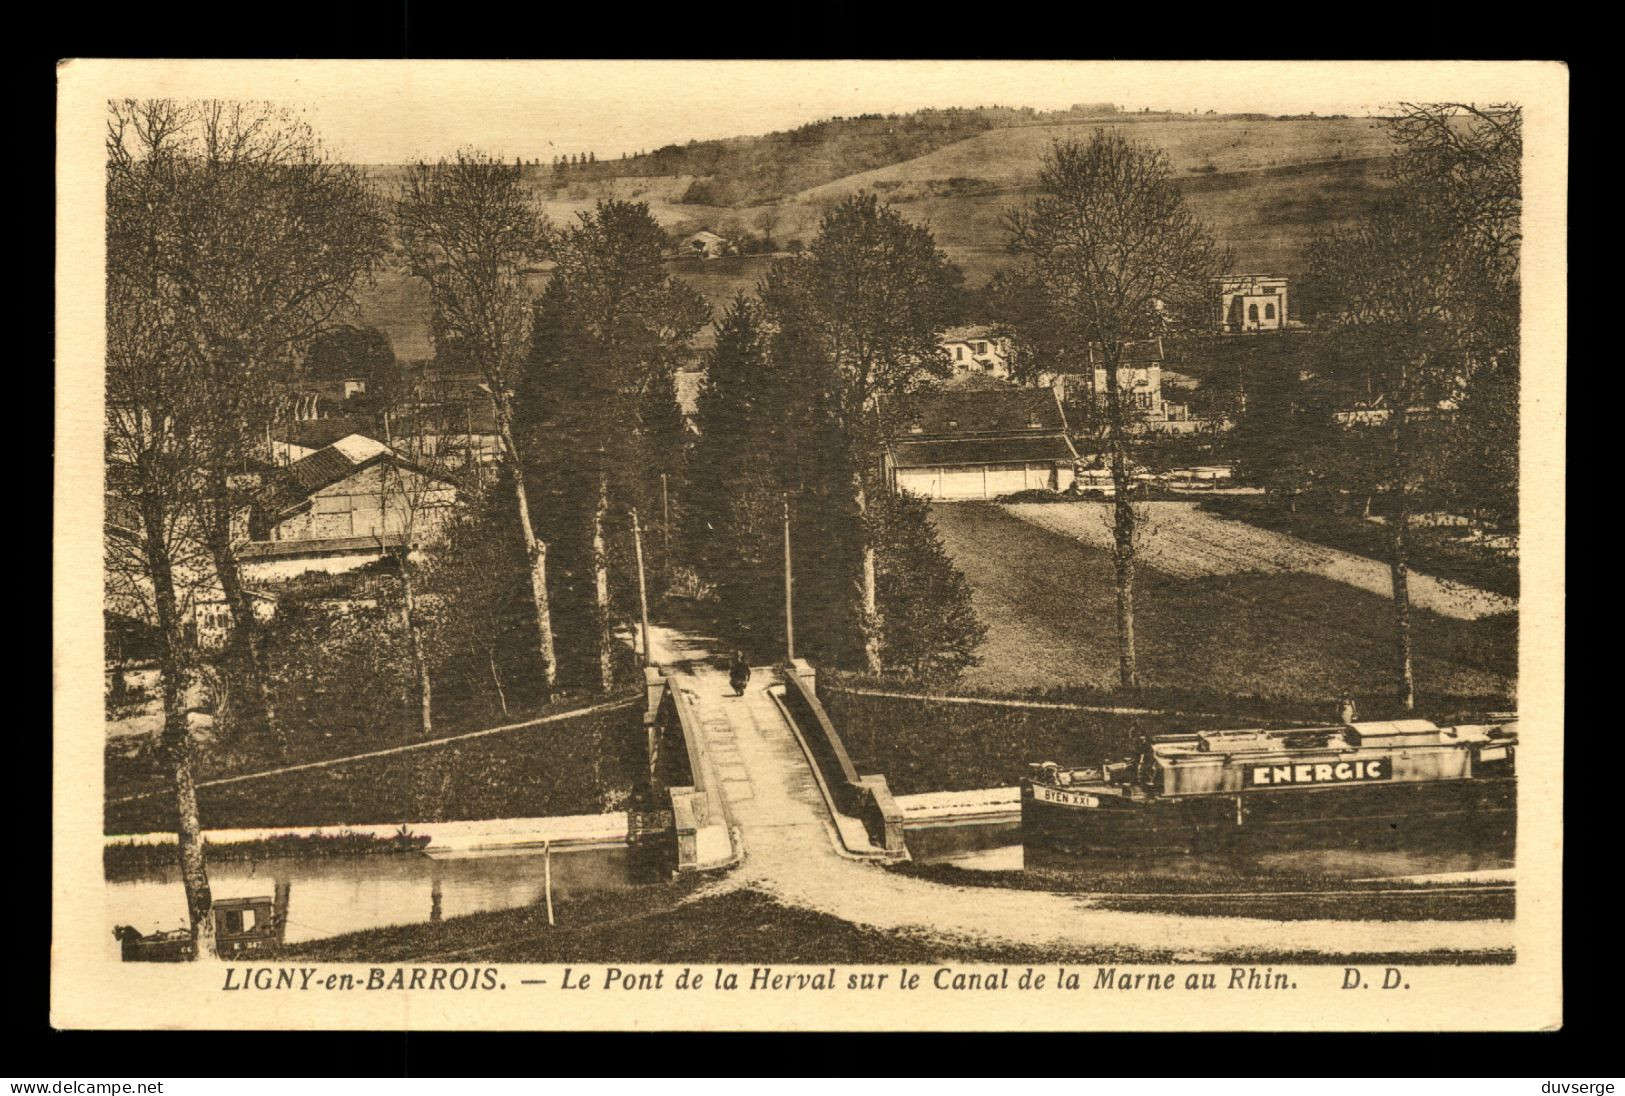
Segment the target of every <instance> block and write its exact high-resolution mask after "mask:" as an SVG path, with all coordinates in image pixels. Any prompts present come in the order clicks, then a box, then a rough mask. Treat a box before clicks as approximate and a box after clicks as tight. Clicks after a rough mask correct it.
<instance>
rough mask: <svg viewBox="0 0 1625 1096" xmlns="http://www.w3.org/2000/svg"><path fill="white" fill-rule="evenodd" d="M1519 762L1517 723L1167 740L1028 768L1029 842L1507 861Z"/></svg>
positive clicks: (1101, 849)
mask: <svg viewBox="0 0 1625 1096" xmlns="http://www.w3.org/2000/svg"><path fill="white" fill-rule="evenodd" d="M1517 748H1518V731H1517V720H1516V717H1512V718H1510V719H1508V720H1506V721H1504V722H1499V723H1493V724H1466V725H1461V726H1452V727H1439V726H1437V725H1435V724H1433V723H1431V722H1429V721H1427V720H1425V719H1405V720H1397V721H1392V722H1380V723H1350V724H1346V725H1343V726H1332V727H1315V728H1303V729H1295V730H1284V731H1282V730H1235V731H1203V732H1200V733H1197V734H1175V735H1164V736H1159V737H1156V738H1152V739H1150V740H1149V741H1148V742H1146V744H1145V745H1144V746H1143V747H1142V748H1141V750H1140V751H1139V754H1138V756H1136V757H1134V758H1133V759H1128V760H1119V761H1105V762H1103V763H1102V764H1100V765H1099V766H1096V767H1094V768H1081V769H1063V768H1061V767H1060V766H1059V765H1057V764H1055V763H1054V762H1044V763H1041V764H1037V765H1032V766H1030V769H1031V770H1032V775H1031V776H1030V777H1029V778H1028V779H1027V780H1025V781H1023V782H1022V787H1021V820H1022V834H1023V842H1024V844H1025V845H1026V846H1027V847H1028V848H1032V849H1051V850H1056V851H1061V852H1068V853H1079V854H1087V855H1107V856H1146V855H1164V854H1176V855H1177V854H1190V853H1206V852H1222V851H1227V850H1235V849H1241V848H1247V849H1283V848H1285V849H1296V848H1316V847H1319V848H1347V849H1357V848H1394V847H1401V848H1405V847H1437V846H1439V845H1447V846H1466V847H1473V848H1483V849H1487V850H1489V849H1493V850H1502V851H1504V852H1505V853H1507V854H1509V855H1510V853H1511V850H1512V845H1513V842H1514V838H1515V835H1516V826H1517V775H1516V768H1515V765H1516V757H1517Z"/></svg>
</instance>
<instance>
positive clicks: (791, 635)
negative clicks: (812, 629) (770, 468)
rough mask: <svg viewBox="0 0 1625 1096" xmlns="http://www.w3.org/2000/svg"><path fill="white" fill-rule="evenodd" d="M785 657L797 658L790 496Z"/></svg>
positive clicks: (786, 536)
mask: <svg viewBox="0 0 1625 1096" xmlns="http://www.w3.org/2000/svg"><path fill="white" fill-rule="evenodd" d="M783 501H784V657H785V659H786V661H789V660H793V659H794V658H795V657H796V619H795V618H796V610H795V578H794V577H793V575H792V573H791V570H790V496H789V494H786V495H785V496H784V500H783Z"/></svg>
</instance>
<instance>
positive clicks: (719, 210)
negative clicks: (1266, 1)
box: [362, 108, 1390, 358]
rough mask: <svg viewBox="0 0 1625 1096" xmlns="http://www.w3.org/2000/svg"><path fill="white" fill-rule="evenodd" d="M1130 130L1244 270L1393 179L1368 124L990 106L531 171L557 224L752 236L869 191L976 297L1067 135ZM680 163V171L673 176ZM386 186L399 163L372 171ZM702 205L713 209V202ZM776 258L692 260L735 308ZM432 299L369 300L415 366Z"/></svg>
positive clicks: (1270, 263) (792, 227) (393, 294)
mask: <svg viewBox="0 0 1625 1096" xmlns="http://www.w3.org/2000/svg"><path fill="white" fill-rule="evenodd" d="M1097 128H1107V129H1117V130H1121V131H1122V132H1123V133H1125V135H1127V136H1128V137H1129V138H1130V139H1132V140H1135V141H1140V142H1143V143H1146V144H1149V145H1151V146H1153V147H1155V148H1158V149H1161V150H1162V151H1163V152H1165V153H1166V154H1167V155H1168V158H1169V162H1170V164H1171V165H1172V167H1173V170H1174V173H1175V177H1176V179H1177V180H1178V184H1179V186H1180V189H1181V190H1182V191H1183V192H1184V194H1185V196H1186V198H1187V200H1188V201H1189V203H1190V205H1191V207H1192V209H1193V211H1194V212H1195V213H1196V215H1197V216H1198V217H1200V218H1201V219H1202V220H1205V221H1207V222H1208V223H1209V224H1211V225H1212V226H1213V228H1214V230H1215V233H1216V235H1217V236H1218V238H1219V240H1220V242H1221V243H1222V244H1224V245H1226V246H1228V247H1229V248H1230V249H1231V251H1232V253H1233V255H1234V264H1233V266H1234V268H1235V269H1237V270H1257V271H1267V272H1270V273H1279V274H1285V275H1287V276H1288V277H1297V276H1301V275H1302V273H1303V271H1304V265H1305V254H1306V251H1307V245H1308V242H1309V239H1310V237H1311V235H1312V234H1313V233H1314V231H1315V230H1316V229H1319V228H1325V227H1330V226H1332V225H1334V224H1338V223H1341V222H1345V221H1347V220H1349V219H1350V218H1352V217H1354V216H1355V215H1357V214H1358V213H1359V212H1360V211H1361V210H1362V209H1363V208H1364V207H1365V206H1366V205H1367V204H1368V203H1369V202H1370V201H1371V199H1372V198H1373V197H1374V196H1375V194H1376V193H1377V192H1378V190H1379V189H1380V188H1381V185H1382V179H1381V175H1382V171H1383V168H1384V166H1385V164H1386V159H1387V156H1388V153H1389V151H1390V145H1389V143H1388V139H1387V137H1386V135H1385V134H1384V133H1383V131H1382V129H1381V127H1380V125H1379V123H1378V122H1377V121H1376V120H1374V119H1369V118H1281V119H1271V118H1263V117H1259V116H1252V115H1249V116H1223V115H1160V114H1151V115H1144V114H1139V115H1116V116H1107V115H1101V114H1099V113H1098V111H1097V112H1096V116H1094V117H1086V115H1085V112H1081V111H1080V112H1078V113H1076V114H1073V113H1068V112H1063V113H1061V114H1040V113H1037V112H1033V111H1029V110H1012V109H1007V108H979V109H976V110H964V111H924V112H920V113H918V114H913V115H904V116H900V117H895V118H894V117H890V116H886V117H882V116H866V117H860V118H847V119H831V120H829V121H827V122H820V123H815V124H814V125H811V126H804V127H801V128H800V129H796V130H791V131H788V132H786V133H777V134H767V135H764V136H761V137H740V138H733V139H730V140H727V141H702V142H693V143H691V144H688V145H681V146H677V145H673V146H667V148H664V149H657V150H655V151H654V152H652V153H649V154H647V155H643V156H635V157H628V158H627V159H625V160H614V161H609V162H602V163H589V164H582V165H579V166H573V167H567V168H566V169H565V170H564V172H563V173H562V176H561V174H560V173H559V172H557V171H555V170H553V169H552V168H550V167H549V166H548V165H545V164H544V165H527V167H526V169H525V178H526V181H527V182H529V183H530V184H531V185H532V186H533V187H535V189H536V192H537V196H538V198H539V199H540V200H541V203H542V205H543V207H544V208H545V209H546V211H547V213H548V215H549V216H550V217H551V218H552V219H553V220H554V221H555V223H558V222H562V221H566V220H569V219H571V218H573V217H574V216H575V215H576V214H577V213H579V212H581V211H583V210H586V209H589V208H591V206H592V205H593V203H594V202H596V201H598V200H599V199H601V198H609V197H614V198H622V199H628V200H633V201H642V202H647V203H648V204H649V208H650V212H651V213H652V214H653V216H654V217H655V219H656V220H657V221H658V222H659V223H660V224H661V225H662V226H663V227H664V228H666V229H667V230H668V231H670V232H672V233H673V234H674V235H679V234H684V233H687V232H692V231H695V230H697V229H700V228H710V229H712V230H714V231H717V232H720V233H722V234H723V235H725V236H729V237H730V238H733V239H736V240H742V239H746V238H757V239H760V238H762V237H770V238H771V239H772V240H773V241H774V242H775V243H776V244H777V245H779V246H781V247H784V246H790V245H792V244H793V243H794V242H795V241H807V240H810V239H812V237H813V236H814V235H815V234H816V233H817V230H818V221H819V219H820V217H822V215H823V213H824V211H825V210H826V209H828V208H829V206H830V205H831V204H833V203H834V202H837V201H839V200H840V199H841V198H842V197H844V196H846V195H848V194H852V193H856V192H858V191H863V190H869V191H873V192H875V193H877V194H879V195H880V196H881V197H883V198H885V199H886V200H888V201H890V202H892V203H894V204H895V205H896V206H897V208H898V209H899V210H900V211H901V212H902V213H903V214H904V215H905V216H907V217H909V218H910V219H911V220H914V221H917V222H919V223H921V224H924V225H927V226H928V227H929V228H930V229H931V230H932V232H933V233H934V234H935V235H936V238H937V241H938V243H939V244H940V245H941V246H942V248H943V250H944V251H946V252H947V254H948V255H949V257H950V258H951V259H953V261H955V262H956V263H958V264H960V265H961V266H962V267H963V268H964V269H965V275H966V283H967V284H968V285H970V286H978V285H981V284H982V283H984V282H985V281H986V280H987V279H988V278H989V277H991V276H992V274H993V273H994V272H995V271H996V270H998V269H1000V268H1001V267H1003V266H1005V265H1007V264H1009V263H1010V262H1011V261H1012V258H1011V256H1010V255H1009V253H1008V251H1007V249H1006V246H1005V240H1006V234H1005V229H1004V223H1003V218H1004V215H1005V213H1006V212H1007V211H1008V210H1009V209H1010V208H1011V207H1012V206H1014V205H1019V204H1021V203H1023V202H1025V201H1027V200H1029V199H1030V198H1031V196H1032V194H1033V192H1034V186H1035V183H1036V180H1037V175H1038V167H1039V163H1040V160H1041V158H1042V156H1043V154H1044V153H1045V151H1046V150H1048V149H1049V148H1050V147H1051V145H1052V144H1053V142H1054V141H1056V140H1058V139H1062V140H1064V139H1086V138H1087V137H1088V136H1089V135H1090V134H1091V133H1092V132H1093V131H1094V130H1095V129H1097ZM668 170H669V173H663V172H666V171H668ZM369 171H370V172H371V173H372V174H373V175H374V177H375V178H376V179H377V180H378V181H379V183H380V185H382V186H384V187H385V188H386V189H387V188H389V187H391V186H392V185H393V183H394V181H395V180H396V179H397V178H398V177H399V172H400V169H399V168H398V167H395V166H390V165H380V166H375V167H372V168H369ZM698 199H703V201H701V200H698ZM770 261H771V257H770V256H740V257H737V258H733V259H723V260H717V261H712V262H697V261H691V260H684V261H682V262H679V263H675V264H673V271H674V273H677V274H679V275H681V276H683V277H687V278H691V279H692V280H693V281H694V283H695V287H696V288H697V289H699V290H700V292H701V293H703V294H704V295H705V296H706V298H707V300H709V301H710V302H711V303H712V306H713V308H714V310H715V311H716V312H718V313H720V311H721V309H722V307H723V306H724V305H725V304H726V303H727V301H728V299H729V298H731V297H732V296H733V294H734V293H735V292H736V291H738V290H745V291H750V290H752V289H754V287H755V284H756V281H757V279H758V278H760V277H761V275H762V273H763V272H764V271H765V270H766V268H767V265H768V264H769V262H770ZM427 303H428V301H427V295H426V294H424V293H423V292H422V290H421V288H420V287H418V286H416V285H413V284H410V281H409V279H406V278H405V276H404V275H403V274H401V273H398V272H386V273H384V274H381V275H380V277H379V283H378V285H377V287H376V288H375V289H373V290H371V291H369V292H368V293H367V294H365V297H364V301H363V309H362V311H363V315H362V322H364V323H373V324H377V325H378V326H379V327H381V328H383V329H384V330H385V331H386V332H387V333H388V334H389V335H390V337H391V338H392V339H393V340H394V342H395V347H396V352H397V353H399V354H401V355H402V356H403V357H409V358H410V357H425V356H428V355H429V354H430V353H432V347H431V346H430V345H429V342H428V333H427V316H426V313H425V309H426V308H427Z"/></svg>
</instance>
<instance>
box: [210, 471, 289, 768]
mask: <svg viewBox="0 0 1625 1096" xmlns="http://www.w3.org/2000/svg"><path fill="white" fill-rule="evenodd" d="M211 490H212V491H213V492H214V494H215V498H216V500H218V501H217V502H216V503H214V504H213V505H211V506H210V507H209V508H208V540H209V556H210V558H211V560H212V561H213V563H214V571H215V576H216V578H217V579H218V580H219V582H220V593H221V595H222V596H223V597H224V598H225V600H226V606H227V608H228V609H229V611H230V613H231V639H230V642H229V645H228V647H227V652H226V653H227V658H226V662H227V664H228V665H230V666H232V667H233V668H235V669H236V670H237V672H238V673H240V674H241V675H242V683H243V685H244V686H245V689H244V691H245V692H246V693H247V697H246V703H245V704H244V709H245V710H246V711H247V713H248V722H249V725H250V726H251V727H253V728H254V729H255V730H256V731H261V732H264V733H266V734H269V735H270V736H271V738H272V739H273V741H274V742H275V743H276V747H277V750H278V751H279V752H281V753H284V754H285V753H287V749H288V742H287V738H286V736H285V735H284V734H283V731H282V728H281V727H280V726H279V725H278V723H277V719H276V701H275V698H274V697H273V696H272V694H271V683H270V679H269V675H268V674H267V673H266V671H265V656H264V653H263V652H262V650H261V647H260V637H259V622H258V621H257V620H255V619H254V604H253V602H252V600H251V599H250V598H249V596H248V591H247V590H245V589H243V579H242V572H241V571H240V570H239V569H238V567H237V556H236V553H234V552H233V551H232V544H231V508H230V505H229V504H228V503H227V501H226V490H227V488H226V484H225V477H224V476H220V475H218V474H216V475H215V477H214V483H213V485H212V488H211Z"/></svg>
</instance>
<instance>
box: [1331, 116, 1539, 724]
mask: <svg viewBox="0 0 1625 1096" xmlns="http://www.w3.org/2000/svg"><path fill="white" fill-rule="evenodd" d="M1392 131H1393V133H1394V136H1395V138H1396V140H1397V141H1398V143H1399V145H1400V150H1399V152H1398V153H1397V154H1396V156H1395V159H1394V162H1393V164H1392V166H1391V169H1390V172H1389V174H1390V177H1391V178H1392V179H1393V181H1394V184H1395V185H1394V186H1393V187H1392V188H1391V189H1390V190H1389V192H1388V193H1386V194H1385V195H1384V196H1383V198H1382V199H1381V200H1380V201H1379V202H1378V203H1377V204H1376V205H1375V206H1374V207H1373V208H1372V209H1371V210H1370V211H1369V212H1368V213H1367V214H1366V215H1365V216H1364V217H1362V218H1361V219H1360V220H1359V221H1358V222H1356V223H1355V224H1353V225H1351V226H1349V227H1347V228H1343V229H1338V230H1335V231H1332V232H1329V233H1326V234H1324V235H1322V236H1320V237H1318V238H1317V239H1316V240H1315V242H1314V245H1313V247H1312V249H1311V255H1310V267H1311V272H1312V274H1313V275H1314V277H1315V278H1316V279H1318V280H1319V281H1320V282H1321V284H1322V285H1323V287H1324V291H1325V293H1326V296H1327V298H1328V300H1329V301H1330V302H1332V303H1333V304H1334V306H1335V307H1336V309H1337V324H1336V328H1335V332H1334V333H1335V336H1336V338H1337V339H1338V341H1339V342H1340V343H1341V345H1342V347H1343V348H1344V349H1345V350H1346V351H1349V352H1350V354H1351V356H1352V357H1353V358H1354V359H1356V360H1358V361H1360V362H1362V363H1363V364H1364V366H1365V368H1366V370H1367V374H1368V376H1369V377H1370V378H1371V383H1373V384H1374V385H1375V386H1376V388H1377V389H1378V390H1379V391H1380V392H1381V393H1382V395H1383V397H1384V400H1385V402H1386V404H1387V413H1388V417H1387V429H1388V438H1387V447H1386V448H1387V454H1386V463H1387V469H1386V476H1385V477H1384V478H1385V482H1386V483H1387V484H1388V485H1389V493H1390V496H1391V501H1392V505H1391V512H1390V514H1389V515H1388V523H1389V528H1388V533H1389V536H1388V549H1389V555H1388V566H1389V573H1390V578H1391V583H1392V587H1393V614H1394V681H1395V694H1396V696H1397V698H1398V700H1399V702H1400V704H1401V706H1402V707H1404V708H1405V710H1407V711H1409V710H1411V709H1412V708H1413V707H1414V706H1415V703H1416V682H1415V674H1414V667H1413V665H1412V653H1411V648H1412V641H1411V613H1410V586H1409V581H1410V537H1411V523H1412V515H1413V510H1414V509H1415V501H1414V500H1415V497H1416V495H1417V492H1418V491H1419V489H1421V488H1422V487H1423V486H1424V485H1427V484H1428V483H1429V482H1430V481H1432V480H1434V479H1435V478H1436V477H1438V475H1439V473H1440V470H1441V460H1440V456H1441V454H1440V453H1439V452H1438V451H1437V449H1436V447H1434V446H1432V445H1430V444H1429V443H1428V441H1427V439H1426V438H1425V437H1424V436H1423V434H1422V432H1421V431H1420V429H1419V427H1420V426H1421V425H1422V424H1423V423H1424V422H1426V421H1429V420H1433V419H1436V418H1437V417H1438V416H1439V415H1440V413H1441V408H1442V407H1447V406H1449V404H1450V403H1451V402H1453V401H1456V400H1458V399H1459V398H1460V397H1461V396H1462V394H1463V393H1464V392H1465V391H1467V390H1468V388H1469V385H1470V384H1471V381H1472V379H1473V376H1474V374H1475V373H1478V372H1481V371H1484V370H1486V369H1494V368H1497V367H1505V366H1507V365H1509V364H1510V366H1511V368H1512V370H1513V375H1514V377H1515V376H1516V358H1517V303H1518V241H1519V231H1520V230H1519V224H1518V215H1519V202H1520V199H1521V175H1520V172H1521V162H1522V139H1521V129H1520V125H1519V117H1518V112H1517V111H1516V109H1515V108H1507V107H1500V108H1489V109H1487V110H1479V109H1477V108H1472V107H1464V106H1458V105H1452V104H1444V105H1440V106H1435V107H1416V106H1411V107H1408V108H1406V110H1405V111H1403V112H1402V114H1401V115H1400V117H1399V119H1398V120H1397V121H1396V122H1394V123H1393V125H1392ZM1516 394H1517V389H1516V383H1515V381H1514V383H1513V385H1512V386H1511V387H1510V390H1509V392H1508V395H1509V397H1510V399H1511V401H1512V402H1514V403H1515V402H1516ZM1511 418H1512V420H1513V421H1514V422H1515V421H1516V413H1515V411H1514V412H1513V414H1512V415H1511ZM1512 442H1513V444H1514V445H1515V444H1516V438H1515V436H1514V437H1513V439H1512Z"/></svg>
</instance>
